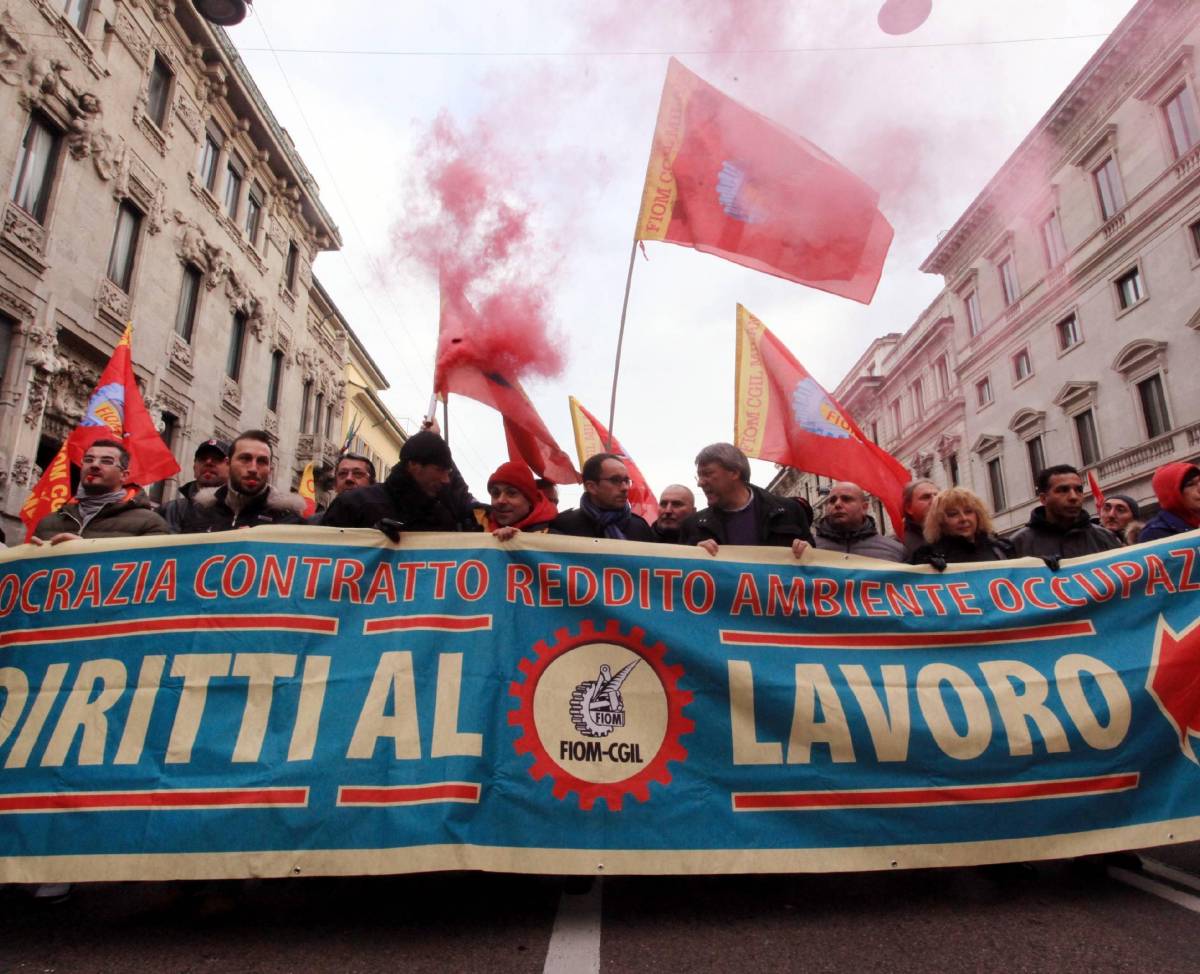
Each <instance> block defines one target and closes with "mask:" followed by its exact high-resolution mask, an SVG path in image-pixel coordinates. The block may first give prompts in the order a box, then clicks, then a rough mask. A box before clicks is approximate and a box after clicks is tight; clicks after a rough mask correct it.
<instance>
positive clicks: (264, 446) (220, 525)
mask: <svg viewBox="0 0 1200 974" xmlns="http://www.w3.org/2000/svg"><path fill="white" fill-rule="evenodd" d="M274 462H275V457H274V453H273V452H272V450H271V440H270V438H269V437H268V436H267V434H266V433H265V432H263V431H262V430H246V431H245V432H244V433H239V434H238V436H237V439H235V440H234V441H233V446H232V447H231V449H230V454H229V483H227V484H222V485H221V486H220V487H205V488H203V489H202V490H198V491H196V493H195V494H194V495H193V497H192V504H191V507H190V509H189V510H188V511H187V512H186V513H185V515H184V518H183V527H182V530H181V532H180V533H182V534H205V533H207V532H211V531H233V530H235V529H237V528H252V527H256V526H258V525H260V524H303V523H304V499H303V498H302V497H301V496H300V495H299V494H287V493H284V492H283V491H281V490H276V489H275V488H274V487H272V486H271V473H272V471H273V467H274Z"/></svg>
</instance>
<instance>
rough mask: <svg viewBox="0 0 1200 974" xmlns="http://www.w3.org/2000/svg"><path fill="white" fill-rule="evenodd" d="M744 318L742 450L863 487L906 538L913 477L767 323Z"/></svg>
mask: <svg viewBox="0 0 1200 974" xmlns="http://www.w3.org/2000/svg"><path fill="white" fill-rule="evenodd" d="M737 314H738V317H737V362H736V375H737V379H736V393H735V398H736V400H737V401H736V406H735V410H736V413H735V416H736V418H735V419H734V443H736V444H737V445H738V446H739V447H740V448H741V450H742V452H743V453H745V454H746V455H747V456H751V457H758V458H760V459H762V460H774V461H775V462H776V463H783V464H787V465H788V466H789V467H795V468H796V469H797V470H805V471H808V472H809V473H815V474H821V475H822V476H825V477H835V478H837V479H838V480H848V481H851V482H853V483H856V484H858V486H860V487H861V488H863V490H867V491H870V492H871V493H872V494H874V495H875V496H876V497H878V498H879V500H880V501H881V502H882V503H883V506H884V507H885V508H886V509H887V512H888V515H889V516H890V517H891V519H892V527H893V528H894V529H895V531H896V533H897V534H902V533H903V530H904V528H903V524H904V513H903V494H904V485H905V484H906V483H908V482H909V480H910V479H912V478H911V476H910V475H909V472H908V471H907V470H906V469H904V466H903V464H901V463H900V461H899V460H897V459H896V458H895V457H893V456H892V455H891V454H890V453H888V452H887V451H886V450H883V449H882V448H880V447H879V446H877V445H876V444H874V443H872V442H871V441H870V440H869V439H867V437H866V436H864V435H863V432H862V430H860V429H859V428H858V426H857V425H855V422H854V420H853V419H851V418H850V417H849V416H848V415H847V414H846V412H845V410H843V409H842V407H841V406H839V405H838V403H837V402H836V400H834V399H833V398H832V397H831V396H830V395H829V394H828V393H827V392H826V391H825V390H824V389H822V388H821V386H820V385H818V384H817V381H816V379H814V378H813V377H812V376H811V375H809V374H808V372H807V371H806V370H805V368H804V366H803V365H801V364H800V363H799V362H797V361H796V359H795V357H794V356H793V355H792V353H791V352H789V351H788V350H787V348H786V347H785V346H784V345H783V343H782V342H781V341H780V340H779V339H778V338H776V337H775V336H774V335H772V334H771V333H770V332H769V331H768V330H767V327H766V326H765V325H764V324H763V323H762V322H761V321H759V320H758V319H757V318H755V317H754V315H752V314H750V312H749V311H747V310H746V309H745V308H743V307H742V306H741V305H740V304H739V305H738V309H737Z"/></svg>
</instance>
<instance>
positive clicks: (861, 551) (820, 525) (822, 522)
mask: <svg viewBox="0 0 1200 974" xmlns="http://www.w3.org/2000/svg"><path fill="white" fill-rule="evenodd" d="M816 535H817V544H816V546H817V547H818V548H820V549H821V550H822V551H840V552H842V554H846V555H861V556H862V557H863V558H878V559H879V560H880V561H903V560H904V545H902V544H901V543H900V542H899V541H898V540H897V539H895V538H885V537H884V536H883V535H882V534H880V533H879V531H878V529H877V528H876V527H875V518H873V517H871V515H870V514H868V515H867V516H866V517H865V518H864V519H863V523H862V524H861V525H859V526H858V527H857V528H856V529H855V530H853V531H843V530H842V529H841V528H839V527H838V526H837V525H835V524H834V523H833V522H832V521H830V520H829V515H825V517H822V518H818V519H817V527H816Z"/></svg>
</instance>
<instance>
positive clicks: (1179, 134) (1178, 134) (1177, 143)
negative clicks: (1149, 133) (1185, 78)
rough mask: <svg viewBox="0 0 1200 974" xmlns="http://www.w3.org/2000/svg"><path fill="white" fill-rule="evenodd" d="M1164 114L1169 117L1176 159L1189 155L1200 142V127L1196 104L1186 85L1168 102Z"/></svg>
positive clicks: (1164, 107) (1168, 125)
mask: <svg viewBox="0 0 1200 974" xmlns="http://www.w3.org/2000/svg"><path fill="white" fill-rule="evenodd" d="M1163 114H1164V115H1166V117H1167V128H1168V130H1170V133H1171V148H1172V149H1174V150H1175V158H1176V159H1178V158H1180V157H1181V156H1185V155H1187V153H1188V150H1190V149H1191V148H1192V146H1194V145H1195V144H1196V143H1197V142H1200V125H1198V124H1197V122H1196V103H1195V101H1193V99H1192V93H1191V92H1190V91H1188V89H1187V86H1186V85H1184V86H1182V87H1180V88H1179V90H1178V91H1176V92H1175V94H1173V95H1172V96H1171V97H1170V98H1168V99H1167V100H1166V102H1165V103H1164V104H1163Z"/></svg>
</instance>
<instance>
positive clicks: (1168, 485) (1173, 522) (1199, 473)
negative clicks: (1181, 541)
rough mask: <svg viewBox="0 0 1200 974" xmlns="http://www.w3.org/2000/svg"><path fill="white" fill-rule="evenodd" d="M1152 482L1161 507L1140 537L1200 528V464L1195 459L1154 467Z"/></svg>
mask: <svg viewBox="0 0 1200 974" xmlns="http://www.w3.org/2000/svg"><path fill="white" fill-rule="evenodd" d="M1150 483H1151V486H1153V487H1154V494H1155V496H1156V497H1157V498H1158V503H1159V507H1160V508H1161V510H1160V511H1159V512H1158V513H1157V514H1155V515H1154V517H1152V518H1150V520H1149V521H1147V522H1146V525H1145V527H1143V528H1142V532H1141V534H1139V535H1138V541H1154V540H1155V539H1156V538H1169V537H1170V536H1171V535H1173V534H1183V532H1184V531H1191V530H1193V529H1194V528H1200V467H1197V466H1196V465H1195V464H1194V463H1168V464H1167V465H1166V466H1163V467H1159V468H1158V469H1157V470H1156V471H1154V479H1153V480H1151V482H1150Z"/></svg>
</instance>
